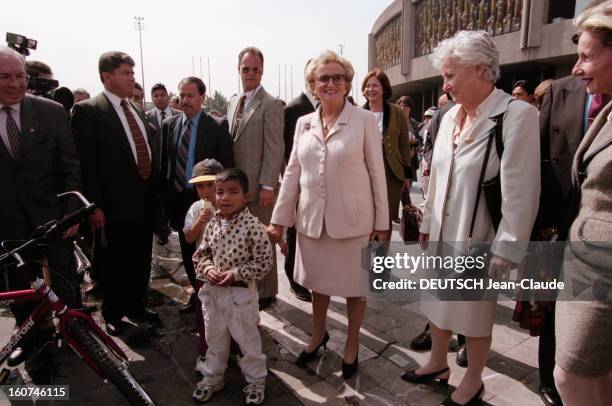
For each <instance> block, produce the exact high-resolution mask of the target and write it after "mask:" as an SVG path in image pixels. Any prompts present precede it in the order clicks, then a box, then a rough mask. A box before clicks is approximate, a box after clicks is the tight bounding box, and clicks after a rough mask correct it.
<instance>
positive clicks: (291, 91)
mask: <svg viewBox="0 0 612 406" xmlns="http://www.w3.org/2000/svg"><path fill="white" fill-rule="evenodd" d="M291 99H293V65H291Z"/></svg>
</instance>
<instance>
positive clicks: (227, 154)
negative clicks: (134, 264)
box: [161, 76, 234, 313]
mask: <svg viewBox="0 0 612 406" xmlns="http://www.w3.org/2000/svg"><path fill="white" fill-rule="evenodd" d="M178 87H179V99H180V105H181V109H182V111H183V112H182V114H177V115H175V116H172V117H170V118H168V119H166V120H165V121H164V122H163V123H162V151H161V156H162V162H161V174H162V177H165V179H164V191H165V192H164V195H165V199H164V200H165V204H166V209H167V213H168V218H169V220H170V227H171V228H173V229H174V230H176V231H178V234H179V241H180V244H181V255H182V257H183V265H184V267H185V272H186V273H187V277H188V278H189V282H190V283H191V286H193V288H194V290H196V291H197V282H196V277H195V270H194V268H193V261H192V259H191V258H192V257H193V253H194V252H195V249H196V247H195V244H193V243H192V244H190V243H188V242H187V241H185V234H184V233H183V226H184V223H185V215H186V214H187V210H189V207H191V205H192V204H193V203H194V202H195V201H196V200H197V199H198V195H197V193H196V191H195V189H194V187H193V185H192V184H190V183H189V182H188V181H189V179H191V172H192V169H193V166H194V165H195V164H197V163H198V162H200V161H202V160H204V159H215V160H217V161H218V162H219V163H221V165H223V167H224V168H231V167H233V166H234V153H233V150H232V139H231V138H230V135H229V133H228V132H227V131H226V130H225V129H223V128H222V127H220V126H219V124H217V121H216V120H215V119H214V118H213V117H212V116H210V115H209V114H207V113H206V112H204V111H203V110H202V103H203V102H204V98H205V96H206V86H205V85H204V82H203V81H202V80H201V79H200V78H197V77H193V76H190V77H187V78H185V79H183V80H181V81H180V83H179V86H178ZM195 300H196V296H195V294H193V295H192V296H191V298H190V300H189V303H187V305H185V306H183V307H181V308H180V310H179V311H180V312H181V313H189V312H192V311H194V310H195Z"/></svg>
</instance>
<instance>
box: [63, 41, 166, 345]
mask: <svg viewBox="0 0 612 406" xmlns="http://www.w3.org/2000/svg"><path fill="white" fill-rule="evenodd" d="M98 70H99V73H100V79H101V80H102V83H103V85H104V91H103V92H102V93H100V94H99V95H97V96H96V97H94V98H92V99H89V100H85V101H83V102H80V103H79V104H77V105H76V106H75V107H74V114H73V118H72V130H73V133H74V136H75V140H76V144H77V148H78V150H79V154H80V157H81V162H82V174H83V190H84V192H85V195H86V196H87V197H88V198H89V200H91V201H93V202H94V203H96V205H97V206H98V208H97V209H96V210H95V211H94V213H93V214H92V215H91V216H90V222H91V224H92V225H93V226H94V227H95V228H97V229H101V228H105V230H106V236H107V243H108V267H107V268H106V269H105V289H106V290H105V295H104V302H103V304H102V315H103V316H104V319H105V321H106V330H107V332H108V333H109V334H111V335H117V334H120V333H121V331H122V330H123V329H124V328H125V326H126V325H125V324H124V323H123V322H122V321H121V319H122V318H123V316H128V317H130V318H131V319H135V320H146V321H154V320H157V319H158V316H157V313H155V312H154V311H152V310H150V309H147V308H146V307H145V304H144V300H145V296H146V293H147V288H148V282H149V274H150V272H151V248H152V239H153V224H154V218H155V216H156V214H157V213H156V212H157V208H156V206H157V202H158V199H157V198H156V186H155V183H156V173H155V171H154V170H153V169H152V168H154V167H155V165H156V160H157V156H156V154H155V153H154V146H153V145H154V144H153V142H154V141H153V134H152V131H151V129H150V128H149V125H148V124H147V121H146V118H145V117H144V114H143V113H142V111H141V110H140V108H139V107H137V106H136V105H135V104H134V103H133V102H132V101H130V100H129V99H130V96H131V95H132V91H133V89H134V83H135V80H134V60H133V59H132V58H131V57H130V56H129V55H126V54H124V53H122V52H116V51H111V52H107V53H104V54H102V56H100V60H99V63H98Z"/></svg>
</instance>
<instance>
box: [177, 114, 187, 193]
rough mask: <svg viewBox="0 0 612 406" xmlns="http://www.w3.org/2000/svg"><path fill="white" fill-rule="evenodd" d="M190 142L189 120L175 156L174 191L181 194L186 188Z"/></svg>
mask: <svg viewBox="0 0 612 406" xmlns="http://www.w3.org/2000/svg"><path fill="white" fill-rule="evenodd" d="M190 141H191V120H187V123H185V128H184V129H183V136H182V137H181V142H180V144H179V148H178V151H177V154H176V168H175V170H174V173H175V175H176V176H175V177H174V189H175V190H176V191H177V192H178V193H181V192H182V191H183V190H185V188H186V186H187V159H188V158H189V143H190Z"/></svg>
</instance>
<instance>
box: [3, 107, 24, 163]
mask: <svg viewBox="0 0 612 406" xmlns="http://www.w3.org/2000/svg"><path fill="white" fill-rule="evenodd" d="M2 109H3V110H4V111H5V112H6V134H7V135H8V140H9V144H10V145H11V151H10V152H11V154H12V155H13V159H14V160H15V161H16V160H18V159H19V154H20V153H21V142H20V140H19V127H17V123H16V122H15V120H14V119H13V115H12V114H11V111H12V110H13V109H12V108H11V107H10V106H4V107H3V108H2Z"/></svg>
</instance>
